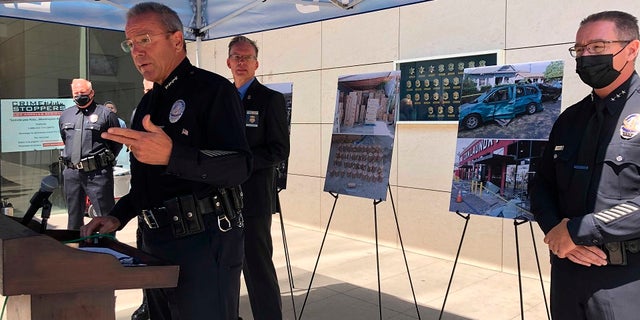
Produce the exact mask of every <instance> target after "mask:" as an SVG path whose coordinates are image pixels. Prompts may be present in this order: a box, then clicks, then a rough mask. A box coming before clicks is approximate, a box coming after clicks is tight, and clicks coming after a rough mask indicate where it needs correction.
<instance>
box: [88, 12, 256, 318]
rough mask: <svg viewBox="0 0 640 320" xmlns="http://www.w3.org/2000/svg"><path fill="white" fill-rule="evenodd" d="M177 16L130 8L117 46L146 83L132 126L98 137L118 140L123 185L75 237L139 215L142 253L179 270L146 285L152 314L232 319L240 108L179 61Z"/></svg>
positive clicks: (245, 157)
mask: <svg viewBox="0 0 640 320" xmlns="http://www.w3.org/2000/svg"><path fill="white" fill-rule="evenodd" d="M182 30H183V26H182V23H181V21H180V19H179V18H178V15H177V14H176V12H174V11H173V10H172V9H170V8H169V7H167V6H165V5H162V4H159V3H153V2H144V3H139V4H136V5H135V6H133V7H132V8H131V9H129V11H128V13H127V22H126V26H125V35H126V40H125V41H123V42H122V49H123V50H124V51H126V52H130V53H131V57H132V58H133V62H134V65H135V66H136V68H137V69H138V71H140V73H141V74H142V76H143V77H144V78H145V79H147V80H150V81H153V82H154V83H155V84H154V87H153V90H151V92H150V93H149V94H146V95H145V96H144V97H143V98H142V100H141V101H140V103H139V104H138V106H137V108H136V112H135V115H134V118H133V120H132V123H131V129H126V128H111V129H109V131H108V133H105V134H103V137H104V138H107V139H110V140H113V141H116V142H120V143H124V144H125V145H126V146H127V147H128V148H129V150H130V151H131V152H130V157H131V189H130V191H129V193H128V194H127V195H125V196H124V197H122V198H121V199H120V200H119V201H118V203H117V204H116V206H115V207H114V208H113V210H112V211H111V212H110V213H109V215H108V216H104V217H96V218H94V219H92V220H91V221H90V222H89V223H88V224H87V225H85V226H84V227H83V228H81V230H80V234H81V236H88V235H91V234H92V233H94V232H100V233H108V232H112V231H115V230H118V229H122V228H123V227H124V225H125V224H126V223H127V222H128V221H130V220H131V219H133V218H135V217H136V216H139V217H140V218H141V219H142V220H144V223H143V224H142V226H141V228H142V230H141V233H142V248H141V249H142V250H143V251H146V252H148V253H150V254H151V255H154V256H156V257H158V258H160V259H163V260H165V261H167V262H169V263H172V264H177V265H179V266H180V274H179V280H178V286H177V287H176V288H171V289H148V290H145V295H146V298H147V300H148V305H149V315H150V318H151V319H174V320H175V319H183V320H184V319H189V320H198V319H208V320H209V319H220V320H221V319H237V317H238V295H239V290H240V271H241V268H242V253H243V229H242V227H243V220H242V213H241V210H242V198H241V192H240V189H239V185H240V184H241V183H242V182H243V181H244V180H245V179H247V177H248V176H249V172H250V171H251V161H252V159H251V152H250V150H249V146H248V144H247V140H246V138H245V133H244V127H243V122H242V105H241V102H240V99H239V97H238V94H237V91H236V88H235V87H234V86H233V84H231V82H229V80H227V79H225V78H224V77H222V76H220V75H217V74H214V73H211V72H208V71H205V70H202V69H199V68H196V67H194V66H193V65H191V63H190V62H189V60H188V59H187V57H186V47H185V40H184V35H183V33H182Z"/></svg>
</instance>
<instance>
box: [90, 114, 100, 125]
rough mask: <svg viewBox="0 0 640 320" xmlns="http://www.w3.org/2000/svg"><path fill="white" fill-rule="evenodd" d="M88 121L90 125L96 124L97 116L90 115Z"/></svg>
mask: <svg viewBox="0 0 640 320" xmlns="http://www.w3.org/2000/svg"><path fill="white" fill-rule="evenodd" d="M89 121H91V123H96V122H97V121H98V115H97V114H95V113H94V114H92V115H90V116H89Z"/></svg>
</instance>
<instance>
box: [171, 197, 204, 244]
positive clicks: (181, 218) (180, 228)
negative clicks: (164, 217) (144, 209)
mask: <svg viewBox="0 0 640 320" xmlns="http://www.w3.org/2000/svg"><path fill="white" fill-rule="evenodd" d="M164 205H165V207H166V208H167V212H169V213H170V215H171V227H172V228H171V230H172V231H173V236H174V237H176V238H182V237H186V236H189V235H192V234H196V233H200V232H202V231H204V223H203V221H202V214H200V212H198V211H197V210H196V203H195V199H194V198H193V196H182V197H179V198H173V199H171V200H167V201H165V202H164Z"/></svg>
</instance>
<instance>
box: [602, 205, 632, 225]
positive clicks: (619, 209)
mask: <svg viewBox="0 0 640 320" xmlns="http://www.w3.org/2000/svg"><path fill="white" fill-rule="evenodd" d="M635 211H638V207H636V206H633V205H631V204H628V203H621V204H619V205H617V206H615V207H613V208H610V209H606V210H602V211H600V212H597V213H596V214H595V215H594V216H595V218H596V219H598V220H600V221H602V222H604V223H605V224H608V223H611V222H613V221H615V220H617V219H620V218H622V217H624V216H626V215H628V214H630V213H633V212H635Z"/></svg>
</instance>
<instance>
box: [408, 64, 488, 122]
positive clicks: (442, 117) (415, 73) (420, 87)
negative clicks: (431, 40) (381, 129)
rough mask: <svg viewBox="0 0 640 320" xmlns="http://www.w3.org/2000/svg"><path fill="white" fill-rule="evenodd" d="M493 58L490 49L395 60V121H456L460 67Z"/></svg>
mask: <svg viewBox="0 0 640 320" xmlns="http://www.w3.org/2000/svg"><path fill="white" fill-rule="evenodd" d="M497 60H498V54H497V53H496V52H491V53H478V54H469V55H462V56H447V57H440V58H432V59H428V60H412V61H401V62H398V63H397V66H398V67H397V68H398V69H399V70H400V71H401V72H402V78H401V81H400V83H401V87H400V97H401V99H400V110H399V112H398V121H458V109H459V107H460V104H461V100H460V98H461V96H462V78H463V76H464V69H465V68H475V67H484V66H492V65H496V64H497Z"/></svg>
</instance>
